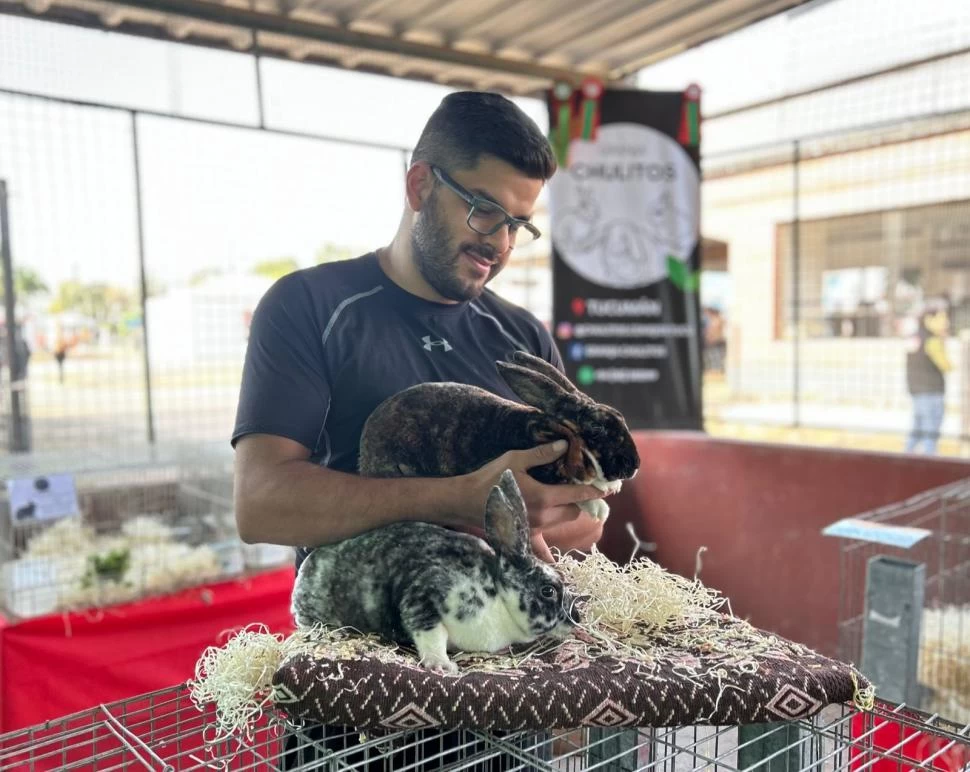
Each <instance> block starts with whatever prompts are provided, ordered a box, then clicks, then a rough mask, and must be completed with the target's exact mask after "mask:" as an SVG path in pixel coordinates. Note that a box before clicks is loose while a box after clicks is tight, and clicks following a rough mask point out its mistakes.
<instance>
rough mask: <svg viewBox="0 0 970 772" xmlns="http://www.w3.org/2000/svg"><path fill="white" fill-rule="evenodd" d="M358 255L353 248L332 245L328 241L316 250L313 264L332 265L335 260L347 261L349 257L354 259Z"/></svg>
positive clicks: (358, 252)
mask: <svg viewBox="0 0 970 772" xmlns="http://www.w3.org/2000/svg"><path fill="white" fill-rule="evenodd" d="M359 254H361V252H360V251H358V250H356V249H354V248H353V247H348V246H344V245H342V244H334V243H332V242H330V241H328V242H326V243H325V244H324V245H323V246H322V247H320V249H318V250H317V254H316V255H315V262H316V264H317V265H319V264H320V263H333V262H336V261H337V260H349V259H350V258H351V257H356V256H357V255H359Z"/></svg>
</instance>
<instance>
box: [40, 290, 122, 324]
mask: <svg viewBox="0 0 970 772" xmlns="http://www.w3.org/2000/svg"><path fill="white" fill-rule="evenodd" d="M136 305H137V301H136V297H135V295H134V293H132V292H129V291H128V290H126V289H123V288H121V287H115V286H112V285H110V284H105V283H104V282H95V283H93V284H83V283H81V282H79V281H74V280H70V281H65V282H61V284H59V285H58V287H57V292H56V294H55V296H54V300H53V302H52V303H51V305H50V312H51V313H54V314H58V313H64V312H65V311H74V312H76V313H79V314H82V315H83V316H87V317H88V318H90V319H93V320H94V321H95V322H97V323H98V324H100V325H107V324H111V323H114V322H117V321H118V320H120V319H121V318H122V317H123V316H124V315H125V313H127V312H128V311H130V310H131V309H132V308H134V307H135V306H136Z"/></svg>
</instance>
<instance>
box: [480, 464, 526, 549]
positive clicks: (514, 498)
mask: <svg viewBox="0 0 970 772" xmlns="http://www.w3.org/2000/svg"><path fill="white" fill-rule="evenodd" d="M485 539H486V540H487V541H488V543H489V544H490V545H492V548H493V549H494V550H495V551H496V552H500V553H504V554H506V555H515V556H519V557H521V556H527V555H528V554H529V552H530V550H531V547H530V546H529V518H528V515H527V514H526V511H525V502H524V501H523V500H522V494H521V493H520V492H519V486H518V484H517V483H516V482H515V476H514V475H513V474H512V471H511V470H510V469H506V470H505V471H504V472H502V476H501V477H500V478H499V481H498V484H497V485H493V486H492V490H491V491H490V492H489V494H488V502H487V503H486V504H485Z"/></svg>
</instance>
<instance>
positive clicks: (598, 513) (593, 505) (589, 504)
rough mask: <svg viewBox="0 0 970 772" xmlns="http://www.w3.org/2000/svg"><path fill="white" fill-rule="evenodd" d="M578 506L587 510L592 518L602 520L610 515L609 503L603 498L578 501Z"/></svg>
mask: <svg viewBox="0 0 970 772" xmlns="http://www.w3.org/2000/svg"><path fill="white" fill-rule="evenodd" d="M579 508H580V509H581V510H583V511H584V512H588V513H589V516H590V517H591V518H593V519H594V520H599V521H604V522H605V520H606V518H608V517H609V516H610V505H609V504H607V503H606V502H605V501H603V499H592V500H591V501H581V502H579Z"/></svg>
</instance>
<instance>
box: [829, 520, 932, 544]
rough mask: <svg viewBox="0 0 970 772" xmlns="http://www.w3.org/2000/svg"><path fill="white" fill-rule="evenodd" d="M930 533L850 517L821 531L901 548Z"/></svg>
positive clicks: (919, 540)
mask: <svg viewBox="0 0 970 772" xmlns="http://www.w3.org/2000/svg"><path fill="white" fill-rule="evenodd" d="M932 533H933V532H932V531H927V530H926V529H925V528H910V527H908V526H903V525H884V524H883V523H873V522H870V521H869V520H858V519H856V518H852V517H847V518H845V519H844V520H839V521H838V522H835V523H832V525H830V526H827V527H826V528H825V529H824V530H823V531H822V534H823V535H825V536H842V537H843V538H846V539H859V540H860V541H871V542H874V543H876V544H888V545H889V546H890V547H901V548H902V549H909V548H910V547H912V546H913V545H914V544H918V543H919V542H921V541H923V539H925V538H926V537H927V536H930V535H931V534H932Z"/></svg>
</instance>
